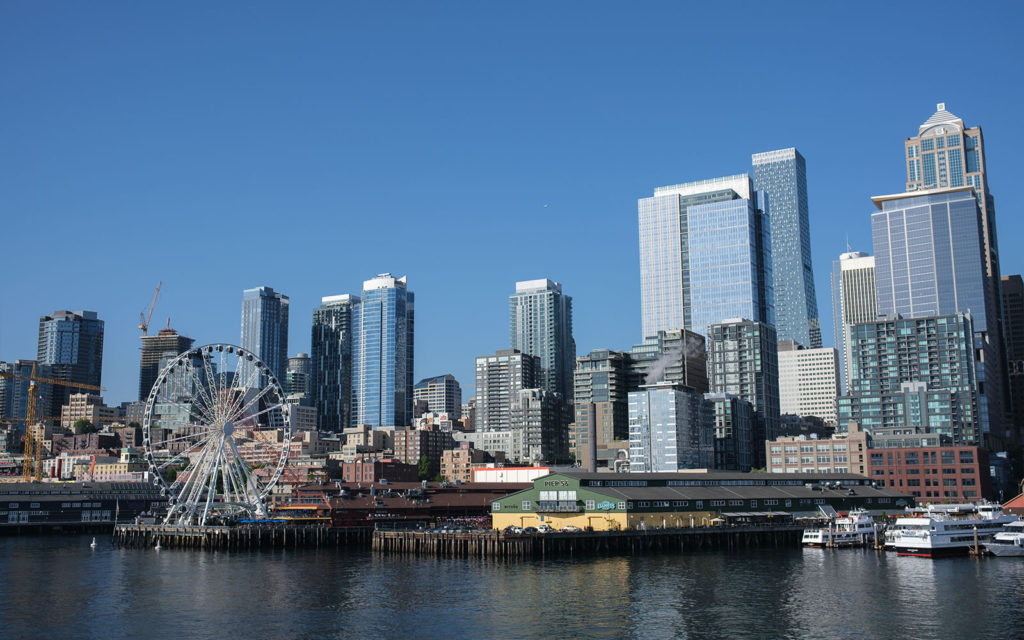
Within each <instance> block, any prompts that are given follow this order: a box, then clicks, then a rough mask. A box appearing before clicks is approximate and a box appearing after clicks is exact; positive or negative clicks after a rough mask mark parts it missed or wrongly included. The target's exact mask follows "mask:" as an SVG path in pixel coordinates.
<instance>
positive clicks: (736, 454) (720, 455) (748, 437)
mask: <svg viewBox="0 0 1024 640" xmlns="http://www.w3.org/2000/svg"><path fill="white" fill-rule="evenodd" d="M704 399H705V400H706V401H708V402H710V403H711V410H712V416H713V422H712V426H713V428H714V456H715V457H714V465H713V466H714V468H715V469H721V470H725V471H750V470H751V469H752V468H753V466H754V459H755V456H754V420H755V416H754V407H753V406H752V405H751V404H750V403H749V402H747V401H746V400H744V399H743V398H739V397H737V396H733V395H729V394H728V393H705V394H704Z"/></svg>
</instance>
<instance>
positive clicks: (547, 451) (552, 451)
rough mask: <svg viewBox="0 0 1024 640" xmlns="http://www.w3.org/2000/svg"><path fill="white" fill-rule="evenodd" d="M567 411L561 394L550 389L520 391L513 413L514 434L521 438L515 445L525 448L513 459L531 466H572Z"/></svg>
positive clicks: (514, 402)
mask: <svg viewBox="0 0 1024 640" xmlns="http://www.w3.org/2000/svg"><path fill="white" fill-rule="evenodd" d="M564 410H565V409H564V405H563V402H562V399H561V397H560V396H559V395H557V394H554V393H551V392H549V391H547V390H546V389H520V390H519V391H518V392H517V393H516V395H515V396H514V398H513V400H512V406H511V408H510V411H509V417H510V419H511V422H512V431H514V432H515V431H518V432H519V434H520V436H519V438H517V439H516V440H515V441H518V442H521V446H522V450H521V451H518V452H513V457H514V458H518V460H519V461H520V462H522V463H530V464H532V463H540V462H546V463H549V464H565V463H566V462H568V461H569V446H568V432H567V431H566V429H565V424H564V422H563V420H564V418H563V415H564ZM516 454H518V455H516Z"/></svg>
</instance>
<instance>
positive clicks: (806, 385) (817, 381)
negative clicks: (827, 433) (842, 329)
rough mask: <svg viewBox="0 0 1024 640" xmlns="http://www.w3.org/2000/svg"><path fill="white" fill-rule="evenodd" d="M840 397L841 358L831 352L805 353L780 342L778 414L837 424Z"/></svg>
mask: <svg viewBox="0 0 1024 640" xmlns="http://www.w3.org/2000/svg"><path fill="white" fill-rule="evenodd" d="M838 395H839V354H838V352H837V351H836V350H835V349H832V348H820V349H805V348H803V346H801V345H800V344H797V343H796V342H794V341H792V340H779V411H780V412H781V413H785V414H791V415H796V416H801V417H807V416H815V417H818V418H821V419H822V420H824V421H825V424H828V425H832V426H835V424H836V397H837V396H838Z"/></svg>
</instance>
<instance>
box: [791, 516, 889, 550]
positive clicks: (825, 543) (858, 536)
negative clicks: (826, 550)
mask: <svg viewBox="0 0 1024 640" xmlns="http://www.w3.org/2000/svg"><path fill="white" fill-rule="evenodd" d="M880 533H881V525H879V524H876V523H875V520H874V518H872V517H871V516H870V515H868V513H867V512H866V511H864V510H863V509H854V510H853V511H850V513H849V514H847V515H846V516H845V517H843V518H836V521H835V524H832V523H829V526H828V527H827V528H816V529H804V535H803V538H802V539H801V543H802V544H803V545H804V546H805V547H829V546H831V547H853V546H859V545H864V544H871V542H872V541H873V540H875V539H876V538H877V537H878V535H879V534H880Z"/></svg>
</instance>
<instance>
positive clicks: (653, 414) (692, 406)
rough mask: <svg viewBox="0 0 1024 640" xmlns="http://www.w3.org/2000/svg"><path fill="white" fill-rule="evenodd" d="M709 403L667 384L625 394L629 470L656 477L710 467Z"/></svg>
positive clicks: (702, 398)
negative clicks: (627, 414)
mask: <svg viewBox="0 0 1024 640" xmlns="http://www.w3.org/2000/svg"><path fill="white" fill-rule="evenodd" d="M712 424H713V414H712V405H711V403H709V402H707V401H705V400H704V396H703V394H700V393H697V392H696V391H694V390H693V389H690V388H687V387H684V386H681V385H676V384H672V383H668V382H661V383H657V384H652V385H644V386H642V387H641V388H640V391H634V392H632V393H630V394H629V470H630V472H631V473H638V472H639V473H660V472H666V471H679V470H681V469H701V468H708V467H710V466H711V465H712V463H713V458H714V443H713V441H712V439H713V427H712Z"/></svg>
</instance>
